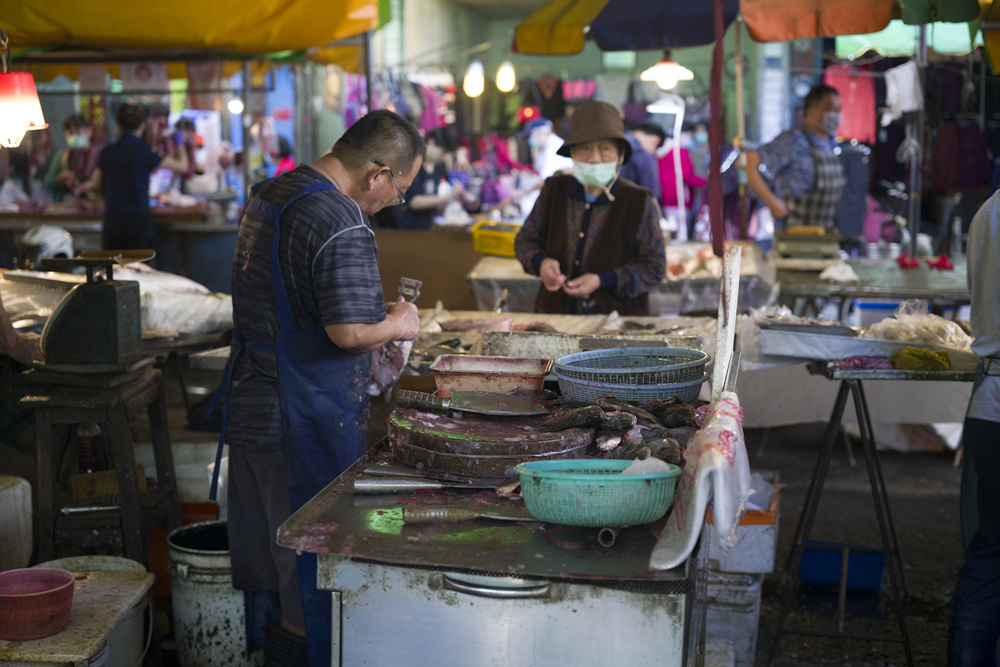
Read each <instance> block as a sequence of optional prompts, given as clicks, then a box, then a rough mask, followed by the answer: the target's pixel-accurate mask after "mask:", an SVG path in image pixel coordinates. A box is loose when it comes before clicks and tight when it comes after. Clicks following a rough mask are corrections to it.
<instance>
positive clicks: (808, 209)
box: [747, 85, 847, 229]
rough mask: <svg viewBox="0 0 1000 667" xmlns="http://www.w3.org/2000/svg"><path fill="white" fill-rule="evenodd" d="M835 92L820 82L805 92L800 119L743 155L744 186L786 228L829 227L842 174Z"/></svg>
mask: <svg viewBox="0 0 1000 667" xmlns="http://www.w3.org/2000/svg"><path fill="white" fill-rule="evenodd" d="M840 121H841V107H840V95H839V94H838V93H837V90H836V88H833V87H831V86H827V85H819V86H816V87H815V88H813V89H812V90H810V91H809V94H808V95H806V98H805V102H804V105H803V115H802V123H801V124H799V125H796V126H795V127H793V128H791V129H790V130H786V131H785V132H782V133H781V134H779V135H778V136H777V137H775V138H774V140H773V141H771V143H769V144H766V145H764V146H761V147H760V148H758V149H757V150H756V151H750V152H749V153H747V185H749V186H750V188H751V189H752V190H753V191H754V192H756V193H757V196H758V197H760V198H761V201H763V203H764V205H765V206H767V207H768V208H769V209H771V214H772V215H773V216H774V219H775V220H784V221H785V226H786V227H792V226H796V225H814V226H819V227H823V228H825V229H832V228H833V227H834V215H835V213H836V211H837V202H838V201H840V196H841V193H842V191H843V189H844V183H845V182H846V180H847V179H846V177H845V176H844V170H843V168H842V167H841V164H840V158H839V157H838V155H837V152H836V140H835V137H834V135H835V134H836V132H837V128H838V127H840Z"/></svg>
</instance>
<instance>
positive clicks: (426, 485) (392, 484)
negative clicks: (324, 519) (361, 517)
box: [352, 477, 496, 493]
mask: <svg viewBox="0 0 1000 667" xmlns="http://www.w3.org/2000/svg"><path fill="white" fill-rule="evenodd" d="M495 488H496V486H493V485H488V484H464V483H462V482H439V481H437V480H433V479H422V478H417V477H414V478H412V479H403V478H401V477H396V478H389V479H370V478H364V477H359V478H358V479H356V480H354V483H353V485H352V491H354V493H411V492H414V491H426V490H434V491H437V490H439V489H495Z"/></svg>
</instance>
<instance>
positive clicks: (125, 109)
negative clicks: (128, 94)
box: [117, 102, 146, 132]
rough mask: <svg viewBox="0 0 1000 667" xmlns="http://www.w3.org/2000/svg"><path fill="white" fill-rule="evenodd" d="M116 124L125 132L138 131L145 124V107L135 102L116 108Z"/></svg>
mask: <svg viewBox="0 0 1000 667" xmlns="http://www.w3.org/2000/svg"><path fill="white" fill-rule="evenodd" d="M117 120H118V124H119V125H121V127H122V129H123V130H125V131H126V132H133V131H135V130H138V129H139V126H141V125H142V124H143V123H144V122H146V107H144V106H143V105H141V104H136V103H135V102H126V103H125V104H123V105H121V106H120V107H118V116H117Z"/></svg>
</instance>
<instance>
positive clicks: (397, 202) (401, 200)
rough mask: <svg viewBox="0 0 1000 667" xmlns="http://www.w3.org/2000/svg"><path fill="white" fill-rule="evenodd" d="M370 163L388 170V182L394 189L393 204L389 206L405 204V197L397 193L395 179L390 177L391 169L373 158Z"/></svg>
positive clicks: (397, 188) (397, 187)
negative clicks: (394, 197)
mask: <svg viewBox="0 0 1000 667" xmlns="http://www.w3.org/2000/svg"><path fill="white" fill-rule="evenodd" d="M371 162H372V164H377V165H378V166H380V167H386V168H387V169H388V170H389V180H390V181H392V187H394V188H396V199H394V200H393V202H392V203H391V204H389V206H399V205H400V204H405V203H406V197H404V196H403V193H402V192H400V191H399V186H398V185H396V177H395V176H393V175H392V167H390V166H388V165H385V164H382V163H381V162H379V161H378V160H376V159H374V158H373V159H372V161H371Z"/></svg>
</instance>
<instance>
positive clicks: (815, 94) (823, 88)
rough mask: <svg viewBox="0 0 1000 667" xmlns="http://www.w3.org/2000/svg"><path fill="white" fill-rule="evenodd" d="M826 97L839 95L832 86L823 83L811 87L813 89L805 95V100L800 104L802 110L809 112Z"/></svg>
mask: <svg viewBox="0 0 1000 667" xmlns="http://www.w3.org/2000/svg"><path fill="white" fill-rule="evenodd" d="M827 95H837V96H838V97H839V96H840V93H839V92H838V91H837V89H836V88H834V87H833V86H828V85H826V84H825V83H821V84H819V85H818V86H813V89H812V90H810V91H809V93H808V94H806V99H805V101H803V103H802V110H803V111H809V109H811V108H812V107H814V106H816V105H817V104H819V103H820V102H822V101H823V98H824V97H826V96H827Z"/></svg>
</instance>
